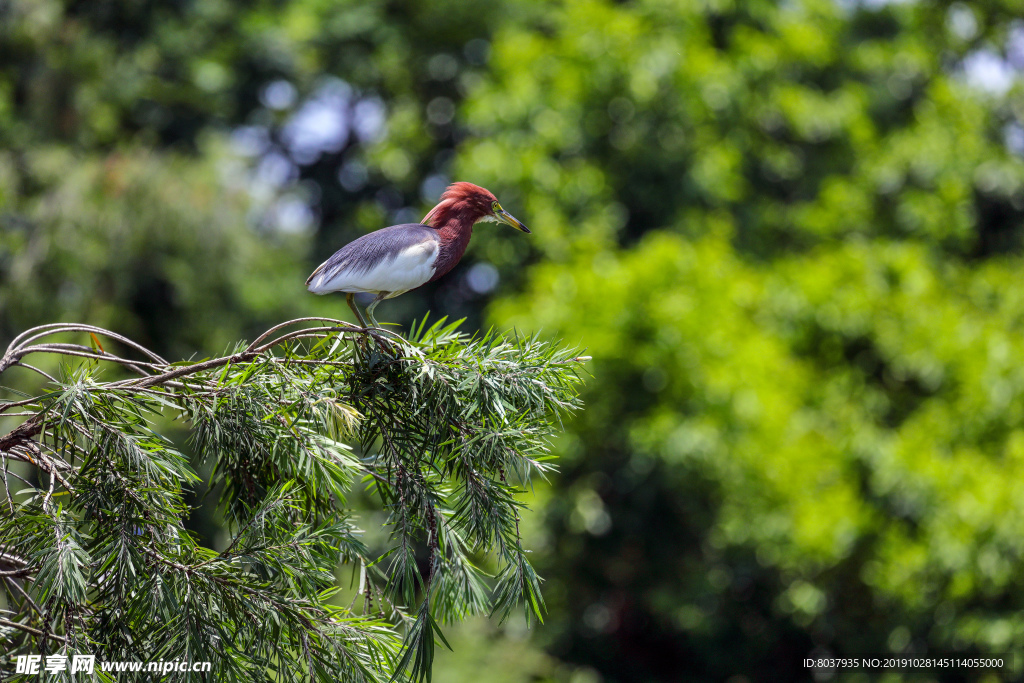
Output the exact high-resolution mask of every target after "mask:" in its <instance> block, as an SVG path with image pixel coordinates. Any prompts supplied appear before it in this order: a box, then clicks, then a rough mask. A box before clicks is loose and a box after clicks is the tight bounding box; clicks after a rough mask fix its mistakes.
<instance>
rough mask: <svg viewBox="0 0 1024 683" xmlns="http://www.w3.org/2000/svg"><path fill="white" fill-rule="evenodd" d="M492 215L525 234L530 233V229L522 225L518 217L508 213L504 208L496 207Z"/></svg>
mask: <svg viewBox="0 0 1024 683" xmlns="http://www.w3.org/2000/svg"><path fill="white" fill-rule="evenodd" d="M494 217H495V218H497V219H498V220H499V221H501V222H502V223H504V224H505V225H511V226H512V227H513V228H515V229H516V230H520V231H522V232H525V233H526V234H527V235H529V234H530V229H529V228H528V227H526V226H525V225H523V224H522V223H521V222H520V221H519V219H518V218H516V217H515V216H513V215H512V214H510V213H509V212H508V211H506V210H505V209H498V210H497V211H496V212H495V214H494Z"/></svg>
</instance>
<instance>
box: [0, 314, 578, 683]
mask: <svg viewBox="0 0 1024 683" xmlns="http://www.w3.org/2000/svg"><path fill="white" fill-rule="evenodd" d="M314 322H320V323H321V324H320V325H319V326H312V327H310V326H303V325H308V324H309V323H314ZM83 335H84V336H86V337H87V338H86V339H85V340H84V341H85V343H84V344H83V343H79V342H80V341H83V340H82V339H81V337H82V336H83ZM122 348H123V349H124V352H122V351H120V350H119V349H122ZM32 355H44V356H52V355H57V356H60V357H61V358H62V359H64V361H65V363H64V365H62V366H61V367H60V370H59V371H57V372H52V371H49V370H48V369H43V368H38V367H34V366H29V365H28V364H27V363H26V362H25V359H26V358H28V357H30V356H32ZM134 356H141V358H136V357H134ZM584 360H585V359H584V358H583V357H580V356H578V355H577V354H576V353H575V352H573V351H571V350H567V349H561V348H558V347H555V346H552V345H549V344H545V343H543V342H540V341H539V340H538V339H536V338H532V339H524V338H520V337H518V336H516V337H514V338H512V339H509V338H506V337H502V336H501V335H497V334H494V333H488V334H486V335H483V336H480V337H469V336H467V335H463V334H461V333H459V332H458V330H457V324H450V325H449V324H446V323H445V322H444V321H440V322H438V323H435V324H433V325H430V326H428V325H427V324H426V323H425V321H424V323H421V324H420V325H417V326H414V328H413V330H412V331H411V333H410V335H409V337H408V338H407V339H404V338H402V337H400V336H398V335H395V334H394V333H390V332H385V331H382V330H376V329H363V328H358V327H353V326H351V325H349V324H347V323H344V322H343V321H339V320H330V319H327V320H320V319H300V320H296V321H289V322H287V323H282V324H281V325H277V326H274V327H272V328H271V329H269V330H267V331H266V332H264V333H263V334H262V335H260V336H259V337H258V338H257V339H255V340H254V341H253V342H251V343H248V344H240V345H238V346H237V347H236V348H235V349H233V350H231V352H230V353H226V354H224V355H222V356H219V357H216V358H212V359H208V360H202V361H198V362H184V363H175V364H171V363H168V362H167V361H165V360H164V359H162V358H160V357H159V356H157V355H156V354H153V353H151V352H149V351H147V350H146V349H144V348H143V347H141V346H140V345H138V344H136V343H134V342H132V341H131V340H129V339H127V338H125V337H123V336H121V335H117V334H114V333H111V332H107V331H105V330H102V329H100V328H95V327H92V326H88V325H77V324H67V325H66V324H53V325H45V326H42V327H39V328H35V329H33V330H29V331H27V332H26V333H24V334H22V335H19V337H17V338H16V339H15V340H14V342H12V344H11V346H10V347H9V348H8V349H7V351H6V352H5V353H4V355H3V357H2V359H0V374H2V373H4V372H13V371H15V370H16V369H17V368H25V369H26V370H27V371H29V372H31V373H33V375H34V376H35V377H41V378H43V379H44V380H45V381H46V383H47V385H46V390H45V392H44V393H42V394H40V395H38V396H22V397H18V398H17V399H16V400H10V401H6V402H0V413H4V412H8V411H11V412H13V410H14V409H15V408H20V410H19V412H18V413H17V414H18V415H22V416H24V418H25V419H24V420H23V421H22V422H21V424H19V425H17V426H16V427H14V428H13V429H12V430H11V431H9V432H8V433H7V434H6V435H3V436H0V457H2V458H3V462H4V468H3V472H4V478H5V492H7V498H8V500H7V507H6V508H2V507H0V509H8V508H9V513H8V514H7V515H5V516H3V517H0V565H2V566H3V567H4V569H2V571H0V582H2V583H4V584H5V585H6V586H8V588H9V591H8V593H7V595H8V598H9V601H8V602H9V604H10V605H11V608H12V615H11V616H12V619H16V620H17V621H13V620H12V621H10V623H6V624H0V625H6V626H9V628H11V629H14V632H17V633H19V634H20V636H19V637H18V638H16V639H15V641H14V643H15V646H16V647H19V648H22V649H23V650H24V651H36V650H38V649H39V648H40V647H43V646H44V645H45V642H46V640H47V639H48V638H52V639H54V640H58V641H61V642H67V643H72V642H74V643H91V644H92V645H91V647H95V648H99V649H100V652H97V654H98V655H100V657H101V658H103V657H106V658H108V659H136V660H145V659H159V658H164V659H169V658H181V657H185V658H193V659H202V660H210V661H212V662H214V671H213V674H214V677H215V678H216V679H217V680H226V681H235V680H237V681H251V680H282V681H292V680H295V681H298V680H311V679H312V680H331V681H334V680H352V681H386V680H395V679H398V678H403V677H411V678H413V679H416V680H420V679H428V680H429V678H430V670H431V665H432V661H433V653H434V649H433V648H434V641H435V638H436V639H438V640H439V641H440V642H442V643H443V642H444V636H443V635H442V634H441V631H440V628H439V626H438V623H439V622H440V623H451V622H454V621H458V620H459V619H462V618H465V617H466V616H468V615H470V614H487V613H490V612H494V611H498V612H500V613H501V614H503V615H507V613H508V610H509V609H511V607H513V606H514V605H516V604H520V603H523V604H525V605H526V609H527V612H528V615H530V614H532V615H534V616H537V617H538V618H540V616H541V615H542V612H543V599H542V598H541V597H540V579H539V577H537V575H536V572H534V570H533V568H532V566H531V565H530V563H529V560H528V556H527V551H526V550H524V548H523V546H522V541H521V538H520V534H519V514H520V513H519V510H520V508H521V507H522V503H521V502H520V501H519V500H518V498H517V496H519V495H520V494H521V493H522V492H523V490H524V487H525V486H527V485H529V483H530V481H531V478H532V477H533V476H534V475H541V476H543V475H545V474H546V473H547V472H548V471H550V470H551V467H552V466H551V464H550V462H548V458H549V456H548V455H547V448H548V438H549V436H550V435H551V434H552V432H553V430H554V429H555V428H556V427H557V425H560V420H561V419H562V418H563V417H565V416H566V415H568V414H570V413H572V412H573V411H574V410H576V409H577V408H578V406H579V402H578V398H577V395H576V387H577V386H578V384H579V377H578V374H577V369H578V368H579V367H580V364H581V363H582V362H583V361H584ZM125 372H127V373H131V374H132V375H135V376H130V377H123V375H122V376H118V373H125ZM107 374H112V375H113V377H111V378H110V379H107V377H106V375H107ZM11 412H9V413H8V414H11ZM168 419H173V420H179V421H180V422H181V424H183V425H185V426H186V427H187V429H188V431H189V443H190V447H191V450H192V451H193V452H194V456H193V457H192V458H189V457H186V455H185V454H184V453H182V452H180V451H179V450H178V449H177V447H176V446H175V445H174V444H173V443H171V442H170V441H169V440H168V439H167V438H165V437H164V436H162V435H161V434H160V432H159V431H158V429H157V428H158V426H159V425H161V424H164V423H165V422H166V420H168ZM8 459H10V460H17V461H20V462H21V463H24V464H26V465H28V466H30V467H32V468H34V469H35V470H36V477H35V478H34V479H33V478H32V477H28V478H20V479H19V477H18V476H17V475H16V474H15V473H14V472H10V471H8V469H7V467H6V463H7V461H8ZM204 463H206V464H209V465H211V466H212V471H213V474H212V476H211V480H210V482H209V484H210V485H211V487H213V488H214V489H215V490H218V491H220V492H221V493H220V497H219V500H218V503H219V505H220V506H221V508H222V509H223V510H224V511H225V512H226V513H227V519H228V520H229V523H228V532H229V534H230V540H229V544H228V546H227V548H225V549H224V550H223V551H222V552H220V553H217V552H215V551H213V550H212V549H210V548H206V547H204V546H202V545H201V544H200V543H199V542H198V541H197V540H196V539H195V538H194V537H193V536H191V535H190V534H189V533H188V532H187V531H186V529H185V526H184V521H185V519H186V518H187V517H188V515H189V514H190V509H189V506H188V505H187V504H186V503H185V500H186V494H187V493H188V492H189V491H190V490H192V489H193V488H194V487H195V486H196V485H197V484H198V482H199V479H198V476H197V475H196V474H195V469H194V467H198V466H200V465H202V464H204ZM361 480H366V481H368V482H370V491H371V492H372V493H373V494H375V495H376V497H377V499H378V500H379V503H380V505H381V507H382V508H383V510H384V512H385V513H386V515H387V522H386V525H387V529H388V530H389V531H390V539H389V542H388V545H387V547H385V548H375V549H371V548H369V547H367V545H366V544H364V543H363V542H362V541H361V540H360V538H359V534H360V531H359V530H358V529H356V528H355V527H354V526H353V525H352V524H351V521H350V519H351V514H350V511H349V510H347V509H346V507H345V505H346V502H345V501H346V498H347V495H348V494H349V493H350V492H351V490H352V487H353V486H355V485H356V484H357V482H359V481H361ZM36 481H38V482H40V483H35V482H36ZM12 485H13V486H12ZM12 489H13V491H12ZM419 553H424V554H425V556H426V557H427V564H426V567H427V568H426V570H425V571H424V572H423V573H421V570H420V567H419V565H418V564H417V560H416V558H417V555H418V554H419ZM480 553H492V554H493V555H494V557H495V558H496V560H497V561H498V563H499V572H498V576H497V577H496V583H495V584H494V592H493V595H492V594H491V590H490V588H489V582H488V577H486V575H484V574H483V573H482V572H481V571H480V570H479V569H478V568H477V566H476V565H475V564H474V563H473V561H472V560H471V558H470V556H471V554H472V555H478V554H480ZM339 562H340V563H344V564H350V565H351V566H353V567H356V566H358V567H359V568H360V577H361V578H360V592H361V593H363V594H364V595H365V602H366V605H365V608H366V616H363V615H360V614H357V613H354V612H353V609H354V603H353V606H351V607H349V608H339V607H335V606H333V605H331V604H330V603H329V600H330V597H331V595H333V594H334V592H335V591H336V588H335V586H334V583H335V581H334V570H335V568H336V566H337V565H338V563H339ZM373 601H375V602H376V605H377V606H379V607H378V609H379V612H380V613H382V614H383V613H388V614H390V621H389V622H385V621H381V620H380V619H379V618H375V617H370V616H368V614H369V612H370V611H372V610H373V608H374V602H373ZM407 608H411V610H410V611H409V612H408V613H407V612H406V610H407ZM402 630H404V638H403V637H400V632H401V631H402ZM403 647H404V651H402V652H400V650H401V649H402V648H403Z"/></svg>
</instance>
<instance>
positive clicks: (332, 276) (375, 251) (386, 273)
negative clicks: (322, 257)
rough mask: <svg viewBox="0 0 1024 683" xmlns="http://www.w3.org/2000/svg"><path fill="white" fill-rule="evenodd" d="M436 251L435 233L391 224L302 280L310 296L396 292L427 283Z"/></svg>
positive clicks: (351, 244)
mask: <svg viewBox="0 0 1024 683" xmlns="http://www.w3.org/2000/svg"><path fill="white" fill-rule="evenodd" d="M439 248H440V238H439V237H438V234H437V230H434V229H433V228H431V227H429V226H426V225H422V224H420V223H406V224H403V225H392V226H391V227H389V228H384V229H383V230H377V231H376V232H371V233H370V234H368V235H363V236H362V237H360V238H359V239H357V240H354V241H352V242H349V243H348V244H346V245H345V246H344V247H342V248H341V249H339V250H338V251H337V252H335V253H334V255H333V256H331V257H330V258H329V259H327V260H326V261H324V262H323V263H322V264H320V267H318V268H317V269H316V270H314V271H313V274H312V275H310V276H309V279H308V280H306V286H307V288H308V289H309V291H311V292H313V293H314V294H327V293H328V292H397V291H406V290H410V289H415V288H416V287H419V286H420V285H422V284H424V283H425V282H427V281H429V280H430V278H431V276H432V275H433V272H434V261H436V260H437V254H438V251H439Z"/></svg>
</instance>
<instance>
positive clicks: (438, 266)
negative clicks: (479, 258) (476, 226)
mask: <svg viewBox="0 0 1024 683" xmlns="http://www.w3.org/2000/svg"><path fill="white" fill-rule="evenodd" d="M437 233H438V237H440V238H441V250H440V252H439V253H438V255H437V260H436V261H435V262H434V275H433V277H432V278H431V280H436V279H437V278H439V277H441V276H442V275H444V274H445V273H447V272H448V271H449V270H451V269H452V268H454V267H455V264H456V263H458V262H459V259H461V258H462V255H463V254H465V253H466V247H468V246H469V238H470V237H472V236H473V221H471V220H448V221H446V222H445V223H444V224H443V225H442V226H441V227H440V228H438V230H437Z"/></svg>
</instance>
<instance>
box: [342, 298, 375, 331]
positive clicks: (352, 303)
mask: <svg viewBox="0 0 1024 683" xmlns="http://www.w3.org/2000/svg"><path fill="white" fill-rule="evenodd" d="M345 301H347V302H348V307H349V308H351V309H352V312H353V313H355V314H356V318H357V319H358V320H359V324H360V325H362V326H363V327H369V325H367V324H366V319H365V318H363V314H362V313H360V312H359V307H358V306H356V295H355V294H353V293H352V292H349V293H347V294H346V295H345Z"/></svg>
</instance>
